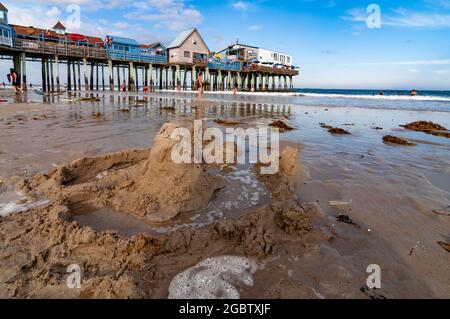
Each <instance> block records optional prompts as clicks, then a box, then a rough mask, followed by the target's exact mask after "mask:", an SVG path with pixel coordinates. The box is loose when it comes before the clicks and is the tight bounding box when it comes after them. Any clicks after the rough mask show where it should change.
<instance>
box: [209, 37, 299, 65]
mask: <svg viewBox="0 0 450 319" xmlns="http://www.w3.org/2000/svg"><path fill="white" fill-rule="evenodd" d="M217 54H218V55H219V56H220V58H221V59H223V60H229V61H239V62H242V63H256V64H258V65H264V66H273V67H275V68H286V69H291V68H292V65H293V64H292V62H293V61H292V56H291V55H289V54H286V53H282V52H278V51H272V50H267V49H264V48H260V47H256V46H252V45H247V44H241V43H239V42H238V41H236V43H234V44H230V45H229V46H228V47H226V48H225V49H223V50H221V51H219V52H218V53H217Z"/></svg>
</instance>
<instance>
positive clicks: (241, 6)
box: [232, 1, 249, 11]
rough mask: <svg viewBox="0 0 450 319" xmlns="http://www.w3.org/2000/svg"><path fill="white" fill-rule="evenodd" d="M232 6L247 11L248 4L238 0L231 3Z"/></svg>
mask: <svg viewBox="0 0 450 319" xmlns="http://www.w3.org/2000/svg"><path fill="white" fill-rule="evenodd" d="M232 7H233V8H234V9H236V10H239V11H247V10H248V8H249V4H248V3H247V2H244V1H238V2H235V3H233V4H232Z"/></svg>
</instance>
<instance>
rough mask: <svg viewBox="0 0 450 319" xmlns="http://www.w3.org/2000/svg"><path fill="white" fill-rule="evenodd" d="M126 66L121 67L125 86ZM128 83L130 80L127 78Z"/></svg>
mask: <svg viewBox="0 0 450 319" xmlns="http://www.w3.org/2000/svg"><path fill="white" fill-rule="evenodd" d="M125 69H126V65H125V64H124V65H123V67H122V75H123V80H124V81H125V86H127V76H126V70H125ZM128 83H130V78H128Z"/></svg>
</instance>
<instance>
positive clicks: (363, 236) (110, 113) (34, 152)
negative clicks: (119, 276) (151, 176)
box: [0, 94, 450, 298]
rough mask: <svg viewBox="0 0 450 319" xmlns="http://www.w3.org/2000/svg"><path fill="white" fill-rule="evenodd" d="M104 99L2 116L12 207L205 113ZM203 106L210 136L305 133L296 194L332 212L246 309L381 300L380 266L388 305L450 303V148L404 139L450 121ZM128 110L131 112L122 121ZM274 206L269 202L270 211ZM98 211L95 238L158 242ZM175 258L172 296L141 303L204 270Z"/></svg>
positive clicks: (164, 101) (289, 244)
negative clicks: (277, 301) (422, 124)
mask: <svg viewBox="0 0 450 319" xmlns="http://www.w3.org/2000/svg"><path fill="white" fill-rule="evenodd" d="M100 97H101V101H100V102H71V101H70V100H69V98H68V97H67V96H64V97H62V98H60V99H59V100H58V98H57V97H50V98H49V100H48V101H45V103H42V99H43V97H42V96H34V95H32V94H30V96H29V97H28V101H27V102H25V103H7V104H2V106H1V108H0V128H1V129H0V140H1V141H2V144H1V146H0V162H1V165H0V176H1V179H2V185H1V187H2V193H1V194H0V202H1V203H5V202H8V201H9V200H10V199H11V192H12V190H13V184H14V183H15V182H17V181H19V180H21V179H23V178H27V177H31V176H33V175H35V174H36V173H40V172H45V171H47V170H49V169H52V168H54V167H55V166H60V165H63V164H66V163H67V162H70V161H72V160H75V159H78V158H81V157H86V156H96V155H99V154H106V153H110V152H114V151H122V150H126V149H132V148H147V147H149V146H151V144H152V141H153V137H154V136H155V135H156V133H157V132H158V131H159V129H160V127H161V126H162V124H163V123H165V122H177V123H189V122H191V121H192V120H193V119H195V118H196V117H197V116H198V112H199V109H198V107H197V106H198V105H197V102H195V101H194V102H192V101H191V100H190V98H189V96H185V95H183V96H181V97H177V96H176V95H175V94H169V95H167V96H165V95H160V94H155V95H152V96H151V97H149V98H148V101H145V102H143V101H139V102H137V101H136V100H143V99H144V98H143V97H136V98H134V97H126V98H123V97H119V96H109V95H107V96H105V97H102V96H101V94H100ZM271 100H272V101H273V100H274V98H271ZM11 101H12V100H11ZM33 101H35V102H36V103H33ZM17 102H20V101H17ZM202 103H203V106H206V108H205V117H206V118H207V121H208V124H209V125H214V124H213V121H214V119H217V118H221V119H224V118H227V119H236V120H239V121H242V122H246V123H249V125H253V124H255V125H261V126H265V125H268V124H269V123H271V121H272V120H274V119H282V120H285V121H286V120H287V121H288V123H289V125H291V126H293V127H294V128H295V130H294V131H291V132H286V133H283V135H282V138H283V140H284V141H286V142H289V143H294V145H296V147H297V148H301V162H302V164H303V167H304V170H305V176H303V177H302V178H300V177H299V178H298V179H297V180H296V183H295V185H296V186H295V189H294V193H295V194H296V196H297V197H298V199H299V200H300V202H302V203H311V202H315V203H318V205H320V208H321V209H322V210H323V212H324V214H323V216H319V217H320V218H316V219H314V220H313V225H314V229H315V230H314V231H313V232H312V233H309V234H306V235H305V236H304V237H303V238H302V239H301V245H299V243H298V242H296V241H291V240H290V239H289V240H286V242H285V243H284V244H283V245H280V244H278V246H279V247H280V248H279V249H277V250H276V251H274V252H273V253H272V254H268V255H267V256H263V258H261V257H259V258H257V260H258V262H261V263H263V264H264V268H263V269H262V270H259V271H257V272H256V273H255V274H254V286H253V287H243V288H242V289H241V296H242V297H255V298H261V297H269V298H283V297H284V298H322V297H324V298H347V297H349V298H351V297H353V298H364V297H369V295H368V294H366V293H363V292H361V291H360V289H359V288H361V287H362V286H364V284H365V278H366V277H367V275H368V274H366V272H365V271H366V267H367V266H368V265H369V264H379V265H380V266H381V269H382V289H381V292H380V293H382V294H383V295H384V296H386V297H388V298H399V297H425V298H430V297H440V298H448V297H449V296H450V291H449V286H450V276H449V274H448V264H449V262H450V258H449V254H448V252H447V251H446V250H445V249H443V248H442V247H441V246H439V245H438V242H446V243H448V242H449V241H450V223H449V217H448V216H445V215H438V214H436V213H434V212H433V210H442V209H445V208H446V207H448V206H449V205H450V169H449V167H450V165H449V164H450V156H449V154H450V152H449V151H450V140H449V139H446V138H442V137H436V136H430V135H427V134H424V133H421V132H412V131H406V130H404V129H403V128H400V127H399V125H402V124H405V123H409V122H412V121H415V120H431V121H434V122H438V123H440V124H442V125H443V126H446V127H447V128H448V127H450V119H449V118H448V116H447V117H446V116H445V115H444V116H443V115H442V114H443V113H442V112H424V111H402V110H367V109H364V110H363V109H358V108H328V107H320V106H302V105H294V104H276V103H271V104H264V103H251V102H250V99H249V97H247V96H245V97H242V98H241V97H237V98H231V97H229V98H226V99H224V100H223V101H219V100H218V99H217V98H215V99H212V100H204V101H203V102H202ZM124 108H126V109H129V111H128V112H124V111H121V110H122V109H124ZM319 123H327V124H330V125H332V126H336V127H341V128H345V129H346V130H348V131H349V132H350V133H351V134H350V135H345V136H336V135H332V134H330V133H328V132H327V131H326V130H324V129H323V128H321V127H320V125H319ZM374 127H382V128H383V130H374V129H373V128H374ZM391 133H392V134H393V135H396V136H400V137H404V138H407V139H408V140H410V141H414V143H416V144H417V146H415V147H411V148H405V147H402V146H392V145H387V144H384V143H383V142H382V137H383V136H384V135H386V134H391ZM299 144H301V146H300V145H299ZM260 182H261V183H264V180H261V181H260ZM223 201H224V202H225V201H226V198H224V199H223ZM333 201H335V202H336V201H337V202H341V203H337V204H338V205H336V203H333ZM265 203H267V201H266V200H262V201H261V202H260V203H259V205H264V204H265ZM219 205H220V203H219ZM91 209H92V208H90V207H82V208H80V209H79V213H80V216H79V218H78V219H75V220H76V221H77V222H78V223H79V224H81V225H83V226H91V227H92V228H93V229H94V230H95V231H103V230H107V229H112V230H116V231H118V232H119V234H120V235H122V236H123V237H124V238H128V237H129V236H131V235H135V234H136V233H141V232H145V233H149V234H152V235H155V236H157V235H156V234H155V232H154V230H155V227H154V226H152V225H145V224H144V225H143V224H142V223H140V224H139V221H140V220H133V219H130V218H129V216H127V215H124V214H122V213H120V212H114V213H113V215H116V217H114V218H112V219H110V218H108V217H107V216H108V213H109V212H108V211H107V210H95V209H94V213H90V210H91ZM247 209H248V207H247V208H245V207H241V209H239V210H238V211H239V212H238V213H237V214H235V215H233V214H232V213H233V212H234V211H235V210H234V209H230V210H229V212H227V213H226V214H225V216H224V215H223V214H222V215H220V214H218V215H215V216H213V217H214V218H213V220H212V221H220V220H223V219H224V218H230V219H235V218H237V217H239V216H244V217H245V214H246V213H245V211H247ZM339 213H343V214H346V215H349V216H350V217H351V219H352V220H353V221H354V222H355V223H357V224H358V225H360V228H358V227H354V226H353V225H349V224H345V223H340V222H338V221H337V220H336V215H338V214H339ZM19 214H23V213H19ZM196 215H197V214H193V215H191V216H185V217H184V219H183V217H180V219H179V220H178V224H180V225H189V224H191V225H190V227H191V228H193V229H195V227H193V225H192V224H195V223H196V218H195V217H196ZM10 216H12V215H10ZM8 218H10V217H6V218H5V220H7V219H8ZM205 221H207V220H202V221H200V224H202V227H212V226H207V225H205V223H204V222H205ZM175 224H176V223H175ZM206 224H208V223H206ZM2 225H5V222H4V220H0V229H1V228H2ZM116 225H117V226H120V227H117V226H116ZM168 226H169V228H162V229H160V232H159V233H161V234H164V232H166V231H174V230H176V231H177V232H178V231H181V230H180V229H179V228H178V227H175V226H176V225H168ZM171 226H172V227H171ZM197 226H198V225H197ZM202 227H200V228H197V229H199V231H201V229H203V228H202ZM4 231H5V229H3V232H4ZM17 231H19V230H17ZM3 232H2V233H3ZM156 233H158V232H156ZM3 236H6V235H5V233H3ZM2 238H5V237H2ZM237 251H239V249H237ZM219 252H225V251H223V250H220V249H219V250H216V251H214V250H212V251H209V254H210V256H208V254H207V255H206V256H205V255H198V257H202V258H207V257H211V256H217V253H219ZM228 253H229V252H228ZM171 256H172V257H170V256H165V257H164V258H162V259H163V260H161V261H159V262H158V263H155V264H158V265H164V264H165V265H167V266H168V268H169V271H167V272H166V273H165V274H164V278H161V279H160V282H161V285H160V288H158V289H154V290H153V291H152V293H151V294H150V295H144V296H141V297H160V298H165V297H167V291H168V288H167V287H168V285H169V283H170V280H171V279H172V278H173V276H174V275H175V274H176V273H178V272H180V271H182V270H183V269H180V267H181V266H186V267H185V268H188V267H190V266H193V265H194V263H192V260H185V261H184V262H182V263H181V264H180V265H178V266H177V267H171V266H170V265H174V263H176V262H177V261H180V260H182V259H183V253H178V254H175V255H171ZM150 264H151V263H150ZM19 290H20V289H19ZM2 291H3V292H4V290H2ZM42 291H44V290H42ZM34 293H35V294H34V295H33V294H32V296H39V291H35V292H34ZM42 295H43V294H42ZM8 296H10V295H8ZM17 296H21V295H20V294H18V295H17ZM22 296H23V295H22ZM72 296H74V297H76V295H72Z"/></svg>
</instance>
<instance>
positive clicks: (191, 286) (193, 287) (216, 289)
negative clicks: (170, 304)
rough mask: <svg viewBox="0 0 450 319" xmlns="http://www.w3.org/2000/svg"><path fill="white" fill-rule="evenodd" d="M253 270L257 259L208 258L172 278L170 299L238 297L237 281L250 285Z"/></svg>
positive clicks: (234, 257)
mask: <svg viewBox="0 0 450 319" xmlns="http://www.w3.org/2000/svg"><path fill="white" fill-rule="evenodd" d="M256 270H258V265H257V263H256V262H254V261H253V260H251V259H248V258H244V257H237V256H221V257H212V258H208V259H205V260H203V261H202V262H200V263H198V264H197V265H195V266H193V267H191V268H189V269H187V270H185V271H183V272H181V273H179V274H178V275H176V276H175V277H174V278H173V280H172V282H171V283H170V286H169V299H239V298H240V293H239V290H238V289H237V288H236V284H238V283H243V284H245V285H246V286H250V287H251V286H253V274H254V273H255V272H256Z"/></svg>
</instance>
